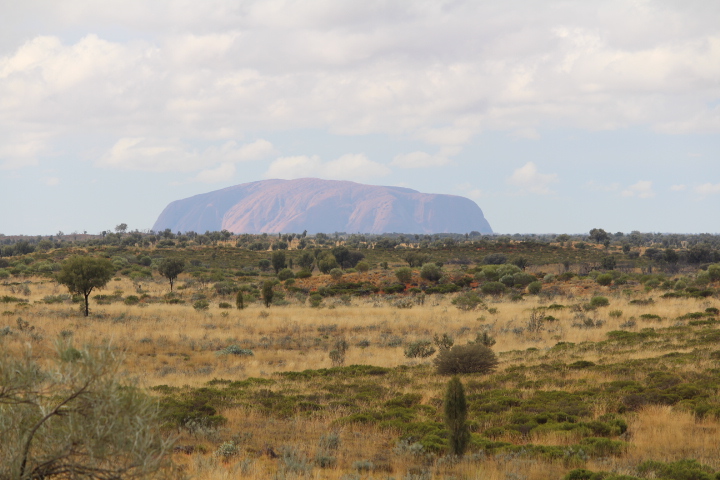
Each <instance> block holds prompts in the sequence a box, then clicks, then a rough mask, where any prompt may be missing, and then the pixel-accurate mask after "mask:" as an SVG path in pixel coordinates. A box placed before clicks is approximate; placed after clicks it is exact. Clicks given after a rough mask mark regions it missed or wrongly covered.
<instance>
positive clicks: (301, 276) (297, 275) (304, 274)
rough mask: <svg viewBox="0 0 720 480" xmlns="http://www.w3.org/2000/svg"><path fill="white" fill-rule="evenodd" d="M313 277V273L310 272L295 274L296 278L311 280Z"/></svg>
mask: <svg viewBox="0 0 720 480" xmlns="http://www.w3.org/2000/svg"><path fill="white" fill-rule="evenodd" d="M310 277H312V272H311V271H310V270H300V271H299V272H297V273H296V274H295V278H310Z"/></svg>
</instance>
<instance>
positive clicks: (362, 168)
mask: <svg viewBox="0 0 720 480" xmlns="http://www.w3.org/2000/svg"><path fill="white" fill-rule="evenodd" d="M390 172H391V170H390V169H389V168H388V167H387V166H385V165H383V164H381V163H378V162H374V161H372V160H369V159H368V158H367V157H366V156H365V155H362V154H346V155H343V156H341V157H340V158H337V159H335V160H331V161H328V162H323V161H322V160H320V157H318V156H316V155H313V156H311V157H308V156H306V155H302V156H295V157H280V158H278V159H277V160H275V161H274V162H272V163H271V164H270V167H269V168H268V170H267V172H265V175H264V176H265V178H284V179H292V178H303V177H320V178H328V179H333V180H366V179H370V178H376V177H383V176H385V175H388V174H389V173H390Z"/></svg>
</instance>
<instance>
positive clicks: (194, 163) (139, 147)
mask: <svg viewBox="0 0 720 480" xmlns="http://www.w3.org/2000/svg"><path fill="white" fill-rule="evenodd" d="M274 152H275V149H274V148H273V146H272V144H271V143H270V142H268V141H267V140H262V139H260V140H256V141H255V142H253V143H249V144H245V145H240V146H238V144H237V143H235V142H232V141H231V142H226V143H224V144H222V145H219V146H210V147H207V148H205V149H204V150H197V149H193V148H192V147H190V146H189V145H186V144H184V143H183V142H181V141H179V140H167V139H162V140H159V139H151V138H143V137H139V138H121V139H120V140H118V141H117V142H116V143H115V145H113V147H112V148H111V149H110V150H109V151H108V152H107V153H106V154H105V155H103V156H102V157H101V158H100V159H99V160H98V161H97V165H98V166H102V167H108V168H117V169H122V170H141V171H152V172H191V171H195V170H199V169H202V168H207V167H211V166H213V165H217V164H232V163H237V162H243V161H250V160H258V159H261V158H264V157H267V156H268V155H271V154H272V153H274Z"/></svg>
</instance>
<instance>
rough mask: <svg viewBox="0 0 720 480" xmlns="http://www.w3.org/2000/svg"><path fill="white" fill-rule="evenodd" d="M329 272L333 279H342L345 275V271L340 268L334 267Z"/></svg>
mask: <svg viewBox="0 0 720 480" xmlns="http://www.w3.org/2000/svg"><path fill="white" fill-rule="evenodd" d="M329 273H330V276H331V277H332V279H333V280H340V279H341V278H342V276H343V271H342V270H340V269H339V268H333V269H332V270H330V272H329Z"/></svg>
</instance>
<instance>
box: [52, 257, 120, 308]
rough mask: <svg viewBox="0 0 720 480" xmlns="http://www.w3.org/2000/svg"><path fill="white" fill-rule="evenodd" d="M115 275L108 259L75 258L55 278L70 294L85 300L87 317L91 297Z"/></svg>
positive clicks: (66, 263) (63, 265)
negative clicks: (80, 296) (94, 291)
mask: <svg viewBox="0 0 720 480" xmlns="http://www.w3.org/2000/svg"><path fill="white" fill-rule="evenodd" d="M114 274H115V267H113V264H112V262H110V260H108V259H107V258H96V257H82V256H79V255H78V256H74V257H70V258H68V259H67V260H65V261H64V262H63V264H62V268H61V270H60V272H58V274H57V275H56V277H55V280H57V282H58V283H60V284H61V285H65V286H66V287H67V288H68V290H69V291H70V293H72V294H74V295H82V296H83V297H84V299H85V316H86V317H87V316H88V314H89V313H90V305H89V297H90V293H91V292H92V291H93V290H94V289H96V288H102V287H104V286H105V285H107V283H108V282H109V281H110V279H111V278H112V277H113V275H114Z"/></svg>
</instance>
